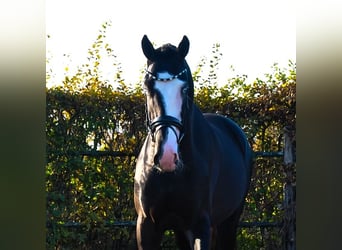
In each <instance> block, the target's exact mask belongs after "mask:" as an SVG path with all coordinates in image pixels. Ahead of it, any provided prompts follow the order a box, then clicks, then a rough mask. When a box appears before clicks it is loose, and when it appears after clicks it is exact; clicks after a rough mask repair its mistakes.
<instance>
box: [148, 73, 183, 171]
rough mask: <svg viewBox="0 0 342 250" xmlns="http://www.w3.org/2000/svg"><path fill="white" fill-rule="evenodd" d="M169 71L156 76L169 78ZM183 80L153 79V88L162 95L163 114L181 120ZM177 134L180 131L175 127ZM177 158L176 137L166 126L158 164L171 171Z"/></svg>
mask: <svg viewBox="0 0 342 250" xmlns="http://www.w3.org/2000/svg"><path fill="white" fill-rule="evenodd" d="M170 77H172V75H170V74H169V73H159V74H158V78H170ZM183 84H184V82H183V81H181V80H179V79H177V78H176V79H173V80H171V81H165V82H164V81H158V80H156V81H155V86H154V87H155V89H157V90H158V91H159V92H160V94H161V95H162V97H163V98H162V99H163V105H164V108H165V115H169V116H172V117H175V118H177V119H178V120H180V121H181V110H182V96H181V88H182V86H183ZM175 130H176V132H177V136H179V134H180V131H179V130H178V128H175ZM177 159H178V144H177V137H176V135H175V133H174V132H173V131H172V129H171V128H168V135H167V140H166V142H165V143H164V145H163V155H162V156H161V158H160V162H159V163H160V166H161V168H162V169H163V170H165V171H173V170H175V168H176V164H175V161H176V160H177Z"/></svg>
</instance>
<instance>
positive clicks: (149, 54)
mask: <svg viewBox="0 0 342 250" xmlns="http://www.w3.org/2000/svg"><path fill="white" fill-rule="evenodd" d="M141 48H142V50H143V52H144V55H145V56H146V58H147V59H148V60H151V61H153V59H154V57H155V50H154V47H153V44H152V43H151V42H150V40H149V39H148V37H147V36H146V35H144V36H143V38H142V40H141Z"/></svg>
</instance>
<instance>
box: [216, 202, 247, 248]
mask: <svg viewBox="0 0 342 250" xmlns="http://www.w3.org/2000/svg"><path fill="white" fill-rule="evenodd" d="M242 211H243V205H242V206H240V207H239V208H238V209H237V210H236V211H235V212H234V213H233V214H232V215H231V216H230V217H228V218H227V219H226V220H224V221H223V222H222V223H221V224H219V225H218V226H217V237H216V240H217V242H216V249H217V250H221V249H225V250H234V249H236V231H237V226H238V223H239V220H240V215H241V213H242Z"/></svg>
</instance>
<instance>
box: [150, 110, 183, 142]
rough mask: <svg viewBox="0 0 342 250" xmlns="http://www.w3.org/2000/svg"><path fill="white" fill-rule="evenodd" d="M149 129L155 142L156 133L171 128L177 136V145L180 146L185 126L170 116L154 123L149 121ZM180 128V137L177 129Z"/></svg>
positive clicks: (158, 119)
mask: <svg viewBox="0 0 342 250" xmlns="http://www.w3.org/2000/svg"><path fill="white" fill-rule="evenodd" d="M147 126H148V129H149V131H150V133H151V135H152V140H153V141H154V140H155V136H154V135H155V133H156V132H157V131H158V130H159V129H161V128H170V129H171V130H172V131H173V132H174V133H175V135H176V138H177V143H178V144H179V143H180V142H181V140H182V139H183V137H184V130H183V124H182V123H181V121H179V120H178V119H177V118H175V117H173V116H169V115H163V116H159V117H157V118H155V119H154V120H153V121H148V124H147ZM174 127H176V128H178V130H179V135H178V134H177V132H176V130H175V128H174Z"/></svg>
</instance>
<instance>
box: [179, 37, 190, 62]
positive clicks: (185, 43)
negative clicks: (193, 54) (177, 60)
mask: <svg viewBox="0 0 342 250" xmlns="http://www.w3.org/2000/svg"><path fill="white" fill-rule="evenodd" d="M189 46H190V42H189V39H188V37H187V36H183V39H182V41H181V42H180V43H179V45H178V52H179V53H180V54H181V56H183V57H184V58H185V57H186V55H187V54H188V52H189Z"/></svg>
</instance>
